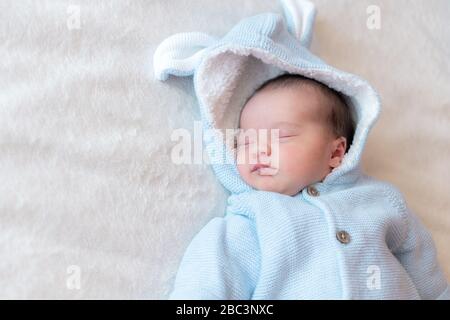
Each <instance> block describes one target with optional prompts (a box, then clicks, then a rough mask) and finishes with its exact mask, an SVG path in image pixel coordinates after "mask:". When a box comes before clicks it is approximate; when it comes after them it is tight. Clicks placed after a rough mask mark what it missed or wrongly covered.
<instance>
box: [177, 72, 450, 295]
mask: <svg viewBox="0 0 450 320" xmlns="http://www.w3.org/2000/svg"><path fill="white" fill-rule="evenodd" d="M240 128H241V134H240V135H239V136H238V143H237V158H238V159H246V160H247V161H242V160H241V161H238V162H237V167H238V170H239V174H240V176H241V177H242V179H243V180H244V181H245V182H246V183H247V184H249V185H250V186H252V187H253V188H254V190H255V191H250V192H244V193H241V194H238V195H231V196H230V198H229V200H228V204H229V205H228V207H227V215H226V216H225V217H224V218H214V219H213V220H212V221H210V222H209V223H208V224H207V225H206V226H205V227H204V228H203V229H202V230H201V231H200V233H199V234H198V235H197V236H196V237H195V238H194V240H193V242H192V243H191V244H190V246H189V248H188V250H187V252H186V253H185V256H184V259H183V261H182V264H181V266H180V270H179V271H178V275H177V279H176V283H175V288H174V291H173V292H172V295H171V298H172V299H341V298H346V299H362V298H365V299H420V298H423V299H436V298H444V297H448V294H449V292H448V286H447V282H446V280H445V278H444V275H443V273H442V271H441V269H440V268H439V266H438V262H437V260H436V251H435V247H434V245H433V241H432V238H431V236H430V234H429V233H428V232H427V230H425V228H424V226H423V225H422V224H421V223H420V221H419V220H418V219H417V217H416V216H415V215H414V214H413V213H412V212H410V210H409V209H408V208H407V207H406V206H405V204H404V202H403V200H401V201H400V200H399V199H402V198H401V196H400V194H399V192H398V190H396V189H395V188H394V187H393V186H391V185H389V184H387V183H384V182H380V181H377V180H374V179H373V178H370V177H368V176H365V175H363V174H361V173H360V174H359V175H356V176H355V175H350V176H349V177H348V179H340V180H341V181H336V183H331V184H326V183H325V184H324V182H326V181H327V178H328V177H331V173H332V172H336V171H337V170H338V169H339V167H340V165H341V162H342V160H343V158H344V156H345V154H346V152H347V150H348V146H349V145H350V144H351V143H352V140H353V135H354V130H355V123H354V120H353V117H352V113H351V111H350V108H348V107H347V106H346V104H345V101H344V99H343V98H342V97H341V96H340V95H339V94H338V93H337V92H335V91H334V90H332V89H330V88H328V87H327V86H325V85H324V84H322V83H320V82H317V81H315V80H312V79H308V78H305V77H303V76H300V75H289V74H286V75H281V76H279V77H277V78H275V79H271V80H269V81H267V82H266V83H264V84H263V85H262V86H261V87H260V88H258V89H257V90H256V92H255V94H254V95H253V96H252V97H251V98H250V99H249V100H248V102H247V103H246V104H245V106H244V108H243V109H242V113H241V116H240ZM247 130H256V131H258V130H264V132H267V133H269V132H270V131H271V130H277V131H278V139H277V141H276V142H274V141H271V139H270V138H266V139H261V140H265V141H267V144H266V142H265V143H264V145H262V144H261V143H260V142H259V141H257V140H258V139H256V140H252V138H254V137H255V135H251V134H246V131H247ZM270 136H272V135H270ZM256 137H261V135H256ZM275 143H276V144H278V145H277V149H278V152H277V153H278V155H277V157H278V159H277V160H274V157H273V154H271V153H272V152H271V151H272V149H273V148H274V147H273V145H274V144H275ZM252 146H255V147H253V148H252ZM242 155H245V156H242ZM255 159H256V161H255ZM272 162H275V163H277V165H275V166H272V165H271V163H272Z"/></svg>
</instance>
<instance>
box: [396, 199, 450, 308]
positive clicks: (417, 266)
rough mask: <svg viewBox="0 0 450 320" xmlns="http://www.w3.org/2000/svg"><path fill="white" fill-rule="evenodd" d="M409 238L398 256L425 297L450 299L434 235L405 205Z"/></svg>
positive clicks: (398, 249)
mask: <svg viewBox="0 0 450 320" xmlns="http://www.w3.org/2000/svg"><path fill="white" fill-rule="evenodd" d="M404 216H405V220H406V223H407V233H406V238H405V240H404V241H403V243H402V245H401V246H400V247H399V248H397V249H396V250H395V252H393V253H394V255H395V256H396V257H397V259H398V260H399V261H400V263H401V264H402V265H403V267H404V268H405V270H406V271H407V272H408V274H409V276H410V277H411V279H412V280H413V282H414V284H415V286H416V289H417V291H418V293H419V295H420V296H421V298H422V299H450V289H449V286H448V284H447V280H446V278H445V276H444V274H443V272H442V270H441V268H440V266H439V263H438V260H437V254H436V248H435V245H434V243H433V239H432V237H431V234H430V233H429V232H428V230H427V229H426V228H425V226H424V225H423V224H422V223H421V221H420V220H419V218H418V217H417V216H416V215H415V214H414V213H413V212H412V211H411V210H410V209H409V208H408V207H406V206H405V211H404Z"/></svg>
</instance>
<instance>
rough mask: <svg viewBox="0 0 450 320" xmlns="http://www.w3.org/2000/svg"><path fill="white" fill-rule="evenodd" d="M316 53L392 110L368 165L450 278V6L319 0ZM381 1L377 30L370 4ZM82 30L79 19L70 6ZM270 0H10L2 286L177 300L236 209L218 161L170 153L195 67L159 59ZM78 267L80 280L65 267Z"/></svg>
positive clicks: (1, 4)
mask: <svg viewBox="0 0 450 320" xmlns="http://www.w3.org/2000/svg"><path fill="white" fill-rule="evenodd" d="M314 2H315V3H316V5H317V8H318V16H317V19H316V24H315V32H314V39H313V44H312V51H313V52H315V53H316V54H318V55H319V56H321V57H322V58H323V59H324V60H325V61H327V62H329V63H331V64H333V65H335V66H337V67H339V68H341V69H344V70H347V71H350V72H353V73H356V74H359V75H361V76H362V77H364V78H366V79H367V80H368V81H369V82H371V83H372V84H373V85H374V87H375V88H376V89H377V90H378V91H379V93H380V95H381V97H382V101H383V111H382V115H381V117H380V120H379V122H378V124H377V126H376V127H375V128H374V130H373V131H372V134H371V136H370V139H369V142H368V145H367V149H366V152H365V155H364V157H363V160H364V168H365V169H366V171H367V173H368V174H370V175H372V176H375V177H377V178H380V179H384V180H387V181H390V182H392V183H394V184H395V185H397V186H398V187H399V188H400V190H402V191H403V192H404V194H405V197H406V199H407V200H408V203H409V205H410V206H411V208H412V209H413V210H414V211H416V212H417V214H418V215H419V216H420V217H421V218H422V220H423V221H424V223H425V224H426V225H427V226H428V228H429V229H430V231H431V232H432V234H433V237H434V239H435V242H436V244H437V247H438V253H439V259H440V262H441V264H442V266H443V268H444V269H445V272H446V274H447V276H448V277H449V279H450V250H449V244H450V200H449V194H450V183H449V181H450V175H449V171H450V169H449V163H450V141H449V140H450V139H449V136H450V88H449V83H450V64H449V61H448V57H450V24H449V23H448V17H450V2H449V1H447V0H433V1H424V0H415V1H406V0H403V1H399V0H396V1H389V0H383V1H380V0H371V1H344V0H337V1H332V2H331V1H325V0H320V1H318V0H317V1H314ZM369 4H376V5H379V6H380V8H381V30H368V29H367V27H366V19H367V13H366V8H367V6H368V5H369ZM71 5H75V6H79V8H80V14H81V15H80V17H81V25H80V29H72V30H70V29H69V28H68V27H67V19H68V18H69V16H70V15H71V11H69V12H68V9H69V10H70V6H71ZM267 11H272V12H281V7H280V6H279V4H278V2H277V1H274V0H227V1H219V0H148V1H144V0H133V1H131V0H111V1H107V0H103V1H100V0H97V1H88V0H86V1H80V0H71V1H66V0H59V1H51V0H40V1H34V0H28V1H27V0H0V298H33V299H36V298H44V299H45V298H67V299H74V298H82V299H89V298H107V299H109V298H125V299H129V298H132V299H133V298H150V299H160V298H166V297H167V294H168V292H169V290H170V288H171V284H172V281H173V277H174V275H175V272H176V270H177V267H178V263H179V261H180V258H181V254H182V253H183V252H184V249H185V248H186V246H187V244H188V243H189V240H190V239H191V238H192V236H193V235H194V234H195V233H196V232H197V231H198V230H199V229H200V228H201V227H202V226H203V225H204V224H205V223H206V222H207V221H208V220H209V219H210V218H211V217H212V216H220V215H222V214H223V212H224V206H225V200H226V193H225V191H224V189H223V188H222V187H221V186H220V185H219V184H218V182H217V181H216V180H215V177H214V175H213V173H212V171H211V169H210V168H209V167H207V166H206V165H203V166H202V165H184V166H177V165H174V164H172V163H171V162H170V150H171V147H172V146H173V145H174V144H175V143H174V142H171V141H170V134H171V132H172V130H173V129H176V128H180V127H183V128H187V129H189V130H192V128H193V121H194V120H198V119H199V113H198V110H197V106H196V100H195V97H194V96H193V92H192V90H193V88H192V83H191V79H190V78H184V79H174V78H171V79H170V80H169V81H167V82H166V83H159V82H157V81H155V80H154V79H153V77H152V65H151V62H152V55H153V51H154V49H155V48H156V46H157V45H158V44H159V42H160V41H162V40H163V39H164V38H165V37H167V36H169V35H171V34H173V33H176V32H186V31H203V32H208V33H210V34H212V35H215V36H222V35H224V34H225V33H226V32H227V31H228V30H229V29H230V28H231V27H232V26H234V25H235V24H236V23H237V22H238V21H239V20H240V19H242V18H244V17H248V16H251V15H254V14H258V13H262V12H267ZM71 265H76V266H78V267H79V268H80V270H81V288H80V289H79V290H70V289H68V288H67V285H66V281H67V280H68V278H69V277H70V274H68V272H67V271H68V267H69V266H71Z"/></svg>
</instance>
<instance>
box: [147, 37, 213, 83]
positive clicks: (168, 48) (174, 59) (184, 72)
mask: <svg viewBox="0 0 450 320" xmlns="http://www.w3.org/2000/svg"><path fill="white" fill-rule="evenodd" d="M216 41H217V39H216V38H214V37H212V36H210V35H208V34H206V33H202V32H183V33H176V34H174V35H172V36H170V37H168V38H166V39H165V40H164V41H163V42H161V44H160V45H159V46H158V47H157V48H156V51H155V53H154V55H153V69H154V74H155V78H156V79H158V80H162V81H164V80H166V79H167V78H168V76H169V74H172V75H175V76H179V77H185V76H190V75H192V74H193V73H194V71H195V68H196V67H197V65H198V64H199V62H200V61H201V59H202V57H203V54H204V53H205V50H206V48H207V47H209V46H211V45H212V44H214V43H215V42H216Z"/></svg>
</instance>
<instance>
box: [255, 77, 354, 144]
mask: <svg viewBox="0 0 450 320" xmlns="http://www.w3.org/2000/svg"><path fill="white" fill-rule="evenodd" d="M303 85H307V86H310V87H312V88H314V89H316V90H318V92H320V94H322V97H323V98H324V99H325V100H326V101H327V102H328V105H329V107H330V112H328V113H327V114H328V116H327V119H326V121H327V123H328V124H329V126H330V128H332V130H333V134H334V135H335V136H336V137H345V138H346V139H347V149H346V150H345V152H347V151H348V149H349V148H350V145H351V144H352V141H353V136H354V133H355V121H354V119H353V117H352V111H351V109H350V108H349V107H348V106H347V104H346V103H345V100H344V98H343V96H342V94H340V93H339V92H337V91H336V90H333V89H331V88H330V87H328V86H326V85H325V84H323V83H321V82H319V81H316V80H314V79H310V78H307V77H304V76H302V75H299V74H290V73H285V74H282V75H280V76H278V77H276V78H273V79H270V80H267V81H266V82H264V83H263V84H262V85H261V86H259V87H258V88H257V89H256V90H255V92H254V93H253V95H255V94H256V93H257V92H259V91H261V90H263V89H277V88H292V87H297V88H298V87H299V86H300V87H301V86H303ZM253 95H252V96H253ZM249 99H250V98H249ZM247 101H248V100H247Z"/></svg>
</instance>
